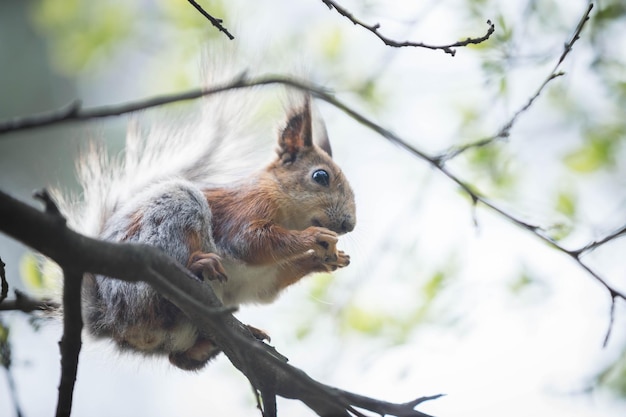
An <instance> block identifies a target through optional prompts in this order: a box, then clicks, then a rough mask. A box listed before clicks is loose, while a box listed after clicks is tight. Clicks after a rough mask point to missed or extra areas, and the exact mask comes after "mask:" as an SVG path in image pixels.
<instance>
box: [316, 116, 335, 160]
mask: <svg viewBox="0 0 626 417" xmlns="http://www.w3.org/2000/svg"><path fill="white" fill-rule="evenodd" d="M314 123H315V127H314V131H315V140H314V142H315V144H316V145H317V146H319V147H320V149H322V150H323V151H324V152H326V153H327V154H328V156H330V157H331V158H332V157H333V150H332V148H331V147H330V139H329V138H328V131H327V130H326V124H325V123H324V120H322V118H321V117H319V115H318V117H316V118H315V120H314Z"/></svg>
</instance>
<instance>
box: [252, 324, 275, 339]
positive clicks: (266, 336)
mask: <svg viewBox="0 0 626 417" xmlns="http://www.w3.org/2000/svg"><path fill="white" fill-rule="evenodd" d="M246 327H247V328H248V330H250V333H252V336H254V337H255V338H256V339H257V340H260V341H261V342H262V341H264V340H267V341H268V343H269V342H271V341H272V338H271V337H270V335H269V334H267V333H265V332H264V331H263V330H261V329H257V328H256V327H253V326H250V325H249V324H246Z"/></svg>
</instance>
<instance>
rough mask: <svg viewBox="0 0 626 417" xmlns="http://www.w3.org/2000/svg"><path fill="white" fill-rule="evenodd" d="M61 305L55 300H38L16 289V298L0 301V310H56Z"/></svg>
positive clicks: (28, 311) (30, 311)
mask: <svg viewBox="0 0 626 417" xmlns="http://www.w3.org/2000/svg"><path fill="white" fill-rule="evenodd" d="M59 307H60V306H59V305H58V304H57V303H55V302H54V301H51V300H36V299H34V298H31V297H29V296H28V295H26V294H24V293H23V292H21V291H18V290H15V299H13V300H10V299H9V300H4V302H2V303H0V311H21V312H24V313H32V312H33V311H54V310H57V309H58V308H59Z"/></svg>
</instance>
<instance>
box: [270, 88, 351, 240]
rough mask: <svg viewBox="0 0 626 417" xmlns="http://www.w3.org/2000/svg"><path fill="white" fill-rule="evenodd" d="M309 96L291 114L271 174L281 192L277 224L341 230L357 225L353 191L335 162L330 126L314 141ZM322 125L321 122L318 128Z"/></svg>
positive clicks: (291, 227) (280, 140) (290, 227)
mask: <svg viewBox="0 0 626 417" xmlns="http://www.w3.org/2000/svg"><path fill="white" fill-rule="evenodd" d="M312 125H313V123H312V116H311V105H310V98H309V97H308V96H307V97H306V98H305V102H304V105H303V106H302V107H301V108H299V109H298V110H297V111H294V112H292V113H291V114H290V115H289V117H288V120H287V124H286V125H285V127H284V128H283V129H282V131H281V132H280V134H279V137H278V150H277V153H278V158H277V159H276V160H275V161H274V162H273V163H272V164H271V165H270V166H269V167H268V169H267V172H268V173H269V174H270V175H271V177H272V180H273V181H274V182H275V183H276V185H277V189H278V190H279V193H280V196H279V198H280V204H279V211H278V213H277V215H278V219H277V220H278V222H279V223H280V224H282V225H283V226H284V227H287V228H289V229H296V230H304V229H306V228H307V227H309V226H318V227H325V228H327V229H330V230H332V231H334V232H336V233H338V234H344V233H347V232H350V231H352V230H353V229H354V226H355V224H356V208H355V203H354V193H353V192H352V188H351V187H350V184H349V183H348V180H347V179H346V177H345V176H344V174H343V172H342V171H341V169H340V168H339V167H338V166H337V164H335V163H334V162H333V160H332V151H331V148H330V142H329V141H328V136H327V135H326V129H325V128H324V126H323V124H322V123H319V125H320V126H319V128H320V132H318V133H320V134H319V135H318V138H319V139H317V140H316V142H317V143H314V141H313V126H312ZM316 127H318V126H316Z"/></svg>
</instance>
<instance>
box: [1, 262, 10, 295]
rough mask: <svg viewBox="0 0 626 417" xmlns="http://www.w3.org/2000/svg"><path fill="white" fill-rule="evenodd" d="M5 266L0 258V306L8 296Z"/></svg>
mask: <svg viewBox="0 0 626 417" xmlns="http://www.w3.org/2000/svg"><path fill="white" fill-rule="evenodd" d="M5 266H6V264H5V263H4V262H2V258H0V305H2V302H3V301H4V300H5V299H6V298H7V295H8V294H9V283H8V282H7V276H6V271H5V270H4V267H5Z"/></svg>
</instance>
